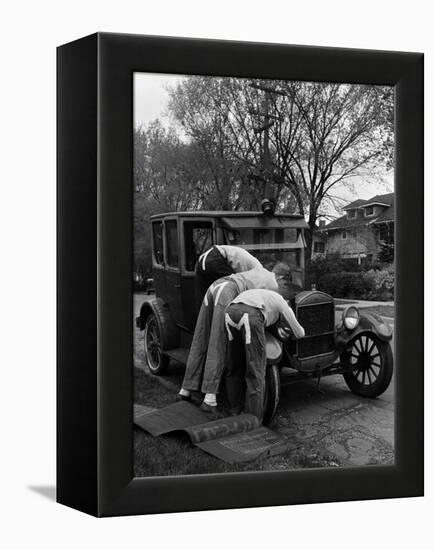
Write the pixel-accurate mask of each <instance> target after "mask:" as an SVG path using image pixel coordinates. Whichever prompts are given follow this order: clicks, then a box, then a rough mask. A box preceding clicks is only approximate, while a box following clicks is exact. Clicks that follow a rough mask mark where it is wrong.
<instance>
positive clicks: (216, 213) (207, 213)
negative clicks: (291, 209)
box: [151, 210, 303, 220]
mask: <svg viewBox="0 0 434 550" xmlns="http://www.w3.org/2000/svg"><path fill="white" fill-rule="evenodd" d="M169 216H170V217H173V216H183V217H184V216H185V217H188V218H200V217H207V218H211V217H212V218H232V217H233V218H254V217H261V218H263V217H264V213H263V212H261V211H257V212H234V211H233V210H195V211H194V212H192V211H188V210H185V211H182V212H164V213H162V214H154V215H152V216H151V220H157V219H161V218H166V217H169ZM275 217H276V218H287V219H294V220H300V219H303V216H302V215H301V214H286V213H282V214H281V213H276V214H275Z"/></svg>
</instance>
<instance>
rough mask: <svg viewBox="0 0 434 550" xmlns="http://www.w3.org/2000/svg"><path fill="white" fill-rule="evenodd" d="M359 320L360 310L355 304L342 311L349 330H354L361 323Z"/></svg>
mask: <svg viewBox="0 0 434 550" xmlns="http://www.w3.org/2000/svg"><path fill="white" fill-rule="evenodd" d="M359 320H360V315H359V310H358V309H357V308H356V307H354V306H350V307H347V309H345V310H344V312H343V313H342V322H343V323H344V326H345V328H346V329H348V330H354V329H355V328H356V327H357V325H358V324H359Z"/></svg>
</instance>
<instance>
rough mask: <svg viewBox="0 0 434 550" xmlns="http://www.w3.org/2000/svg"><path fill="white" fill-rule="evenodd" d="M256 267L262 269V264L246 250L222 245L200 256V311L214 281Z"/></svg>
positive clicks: (198, 291)
mask: <svg viewBox="0 0 434 550" xmlns="http://www.w3.org/2000/svg"><path fill="white" fill-rule="evenodd" d="M256 267H258V268H259V267H262V264H261V262H260V261H259V260H258V259H257V258H255V257H254V256H252V255H251V254H250V252H247V250H244V248H241V247H239V246H230V245H220V244H216V245H214V246H212V247H211V248H210V249H208V250H207V251H206V252H204V253H203V254H202V255H201V256H199V259H198V260H197V262H196V268H195V271H196V277H195V287H196V301H197V306H198V309H199V308H200V306H201V303H202V299H203V297H204V295H205V293H206V291H207V289H208V288H209V286H210V285H212V283H213V282H214V281H216V280H217V279H220V278H221V277H228V276H229V275H232V274H233V273H242V272H244V271H249V270H250V269H254V268H256Z"/></svg>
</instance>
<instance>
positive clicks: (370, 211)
mask: <svg viewBox="0 0 434 550" xmlns="http://www.w3.org/2000/svg"><path fill="white" fill-rule="evenodd" d="M373 215H374V207H373V206H367V207H366V208H365V218H368V217H369V216H373Z"/></svg>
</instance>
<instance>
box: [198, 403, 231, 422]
mask: <svg viewBox="0 0 434 550" xmlns="http://www.w3.org/2000/svg"><path fill="white" fill-rule="evenodd" d="M199 409H200V410H201V411H202V412H204V413H206V414H207V415H209V416H210V418H211V419H212V420H218V419H219V418H224V417H225V416H226V415H225V414H224V413H223V412H222V411H221V410H220V409H219V407H218V406H217V405H215V406H212V405H208V404H207V403H205V402H202V405H201V406H200V407H199Z"/></svg>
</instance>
